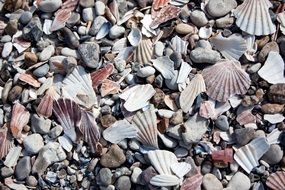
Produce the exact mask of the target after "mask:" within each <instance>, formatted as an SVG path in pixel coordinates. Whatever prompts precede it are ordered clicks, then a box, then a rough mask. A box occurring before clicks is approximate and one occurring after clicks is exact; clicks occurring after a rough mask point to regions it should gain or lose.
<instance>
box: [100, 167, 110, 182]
mask: <svg viewBox="0 0 285 190" xmlns="http://www.w3.org/2000/svg"><path fill="white" fill-rule="evenodd" d="M112 176H113V174H112V172H111V170H110V169H109V168H102V169H101V170H100V171H99V174H98V178H99V179H98V180H99V183H100V185H104V186H108V185H111V183H112Z"/></svg>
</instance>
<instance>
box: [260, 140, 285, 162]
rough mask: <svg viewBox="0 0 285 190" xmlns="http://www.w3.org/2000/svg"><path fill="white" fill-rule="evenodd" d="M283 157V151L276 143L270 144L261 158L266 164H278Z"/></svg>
mask: <svg viewBox="0 0 285 190" xmlns="http://www.w3.org/2000/svg"><path fill="white" fill-rule="evenodd" d="M282 157H283V151H282V149H281V147H280V146H279V145H278V144H272V145H270V148H269V150H268V151H267V152H266V153H265V154H264V155H263V156H262V158H261V159H262V160H264V161H265V162H267V163H268V164H278V163H279V162H280V161H281V160H282Z"/></svg>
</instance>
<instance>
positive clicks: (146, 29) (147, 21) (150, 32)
mask: <svg viewBox="0 0 285 190" xmlns="http://www.w3.org/2000/svg"><path fill="white" fill-rule="evenodd" d="M152 21H153V20H152V18H151V15H150V14H145V15H144V17H143V19H142V20H141V23H142V24H143V26H142V34H143V35H145V36H146V37H148V38H150V37H152V36H154V35H156V33H157V32H156V31H155V30H154V29H152V28H150V25H151V23H152Z"/></svg>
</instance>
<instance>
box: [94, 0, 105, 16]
mask: <svg viewBox="0 0 285 190" xmlns="http://www.w3.org/2000/svg"><path fill="white" fill-rule="evenodd" d="M105 9H106V6H105V4H104V3H103V2H102V1H96V2H95V14H96V15H97V16H102V15H104V14H105Z"/></svg>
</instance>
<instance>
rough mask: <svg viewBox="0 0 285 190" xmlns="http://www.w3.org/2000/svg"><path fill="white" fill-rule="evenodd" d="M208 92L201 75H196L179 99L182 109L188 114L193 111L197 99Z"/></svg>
mask: <svg viewBox="0 0 285 190" xmlns="http://www.w3.org/2000/svg"><path fill="white" fill-rule="evenodd" d="M205 91H206V85H205V82H204V79H203V76H202V75H201V74H197V75H195V77H194V78H193V79H192V80H191V81H190V83H189V85H188V86H187V87H186V88H185V90H183V91H182V92H181V94H180V97H179V103H180V107H181V109H182V110H183V112H185V113H187V112H189V110H190V109H191V107H192V105H193V103H194V100H195V99H196V97H197V96H198V95H199V94H200V93H202V92H205Z"/></svg>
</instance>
